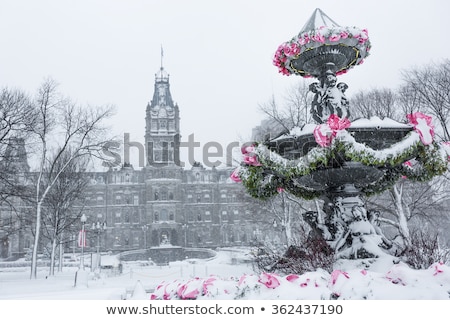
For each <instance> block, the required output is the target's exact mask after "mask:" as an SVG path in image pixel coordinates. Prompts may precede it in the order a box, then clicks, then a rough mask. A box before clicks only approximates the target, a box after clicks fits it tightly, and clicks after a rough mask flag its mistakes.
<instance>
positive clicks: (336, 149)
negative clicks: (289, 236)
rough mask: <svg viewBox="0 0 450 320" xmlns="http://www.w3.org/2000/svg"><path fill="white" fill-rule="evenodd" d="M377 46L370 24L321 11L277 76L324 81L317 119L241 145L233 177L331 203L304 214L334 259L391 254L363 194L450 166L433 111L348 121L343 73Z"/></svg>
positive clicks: (267, 192)
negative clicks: (350, 23) (353, 23)
mask: <svg viewBox="0 0 450 320" xmlns="http://www.w3.org/2000/svg"><path fill="white" fill-rule="evenodd" d="M370 48H371V44H370V40H369V37H368V33H367V30H365V29H359V28H356V27H341V26H339V25H338V24H337V23H336V22H334V21H333V20H332V19H330V18H329V17H328V16H327V15H326V14H325V13H323V12H322V11H321V10H320V9H316V10H315V12H314V13H313V15H312V17H311V18H310V19H309V21H308V22H307V23H306V25H305V26H304V27H303V29H302V30H301V31H300V33H299V34H298V35H297V36H295V37H294V38H293V39H291V40H290V41H288V42H285V43H283V44H281V45H280V46H279V48H278V50H277V51H276V53H275V57H274V65H275V66H277V67H278V69H279V71H280V73H282V74H284V75H299V76H302V77H305V78H315V79H317V80H318V81H317V82H313V83H311V85H310V91H311V92H312V93H313V94H314V98H313V101H312V105H311V115H312V118H313V119H314V120H315V122H316V123H314V124H305V125H304V126H303V127H302V128H293V129H292V130H291V132H289V133H288V134H284V135H282V136H280V137H277V138H276V139H273V140H270V141H268V142H264V143H258V142H252V143H246V144H244V145H243V146H242V154H243V161H242V163H241V165H240V166H239V167H238V168H236V170H235V171H234V173H233V174H232V179H234V180H235V181H238V182H242V183H243V185H244V186H245V187H246V189H247V191H248V193H249V194H251V195H252V196H254V197H256V198H260V199H267V198H270V197H272V196H274V195H276V194H277V193H279V192H289V193H291V194H293V195H295V196H297V197H301V198H305V199H314V198H320V199H322V200H324V201H323V203H324V205H323V208H322V210H319V211H309V212H306V213H305V214H304V219H305V221H306V222H308V223H309V225H310V226H311V228H312V230H313V231H314V232H315V233H316V235H318V236H320V237H322V238H323V239H325V240H326V241H327V243H328V244H329V245H330V246H331V247H332V248H333V249H334V251H335V253H336V258H344V259H365V258H377V257H380V256H383V255H389V249H390V247H391V243H390V242H389V241H388V240H387V239H386V238H385V237H384V235H383V234H382V232H381V231H380V228H379V227H378V225H377V218H378V213H377V212H368V211H367V209H366V207H365V204H364V201H363V196H370V195H372V194H374V193H379V192H382V191H384V190H387V189H388V188H390V187H391V186H393V184H395V183H396V182H397V181H398V180H399V179H402V178H408V179H412V180H421V181H423V180H426V179H429V178H431V177H433V176H435V175H439V174H442V173H443V172H444V171H445V170H447V157H448V154H447V153H446V152H442V148H441V147H440V145H438V144H437V143H436V142H434V140H433V127H432V125H431V118H430V117H428V116H426V115H423V114H421V113H415V114H412V115H409V116H408V120H409V123H399V122H396V121H393V120H391V119H387V118H385V119H379V118H371V119H357V120H354V121H352V122H351V121H350V119H351V107H350V105H349V101H348V99H347V98H346V96H345V91H346V90H347V88H348V86H347V84H345V83H343V82H338V81H337V78H338V76H339V75H341V74H343V73H346V72H348V70H350V69H351V68H353V67H354V66H357V65H359V64H361V63H362V62H363V61H364V59H365V58H366V57H368V55H369V51H370Z"/></svg>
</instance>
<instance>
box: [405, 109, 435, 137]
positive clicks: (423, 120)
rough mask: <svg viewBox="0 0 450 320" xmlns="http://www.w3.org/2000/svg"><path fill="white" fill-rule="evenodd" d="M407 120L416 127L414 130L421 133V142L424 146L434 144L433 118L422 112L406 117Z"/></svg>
mask: <svg viewBox="0 0 450 320" xmlns="http://www.w3.org/2000/svg"><path fill="white" fill-rule="evenodd" d="M406 118H407V119H408V120H409V122H410V123H411V124H412V125H414V130H416V132H418V133H419V136H420V140H421V141H422V143H423V144H424V145H429V144H431V143H432V142H433V138H434V127H433V124H432V123H431V122H432V120H433V118H432V117H430V116H428V115H426V114H423V113H421V112H414V113H412V114H408V115H406Z"/></svg>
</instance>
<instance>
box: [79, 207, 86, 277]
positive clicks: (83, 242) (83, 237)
mask: <svg viewBox="0 0 450 320" xmlns="http://www.w3.org/2000/svg"><path fill="white" fill-rule="evenodd" d="M86 220H87V217H86V215H85V214H84V213H83V215H82V216H81V218H80V221H81V237H80V246H81V269H83V270H84V246H85V245H86V232H85V224H86Z"/></svg>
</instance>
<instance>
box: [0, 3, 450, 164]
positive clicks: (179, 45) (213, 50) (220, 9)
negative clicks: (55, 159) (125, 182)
mask: <svg viewBox="0 0 450 320" xmlns="http://www.w3.org/2000/svg"><path fill="white" fill-rule="evenodd" d="M315 8H321V9H322V10H323V11H324V12H325V13H326V14H327V15H328V16H330V17H331V18H332V19H333V20H334V21H336V22H337V23H338V24H340V25H341V26H357V27H359V28H367V29H368V31H369V37H370V40H371V43H372V50H371V55H370V57H368V58H367V59H366V61H365V63H364V64H363V65H361V66H357V67H355V68H354V69H352V70H350V72H349V73H348V74H346V75H344V76H341V77H340V79H339V81H344V82H346V83H347V84H348V85H349V89H348V90H347V92H346V93H347V95H348V96H349V97H351V95H352V93H353V92H356V91H358V90H362V89H370V88H373V87H391V88H394V87H396V86H397V85H398V83H399V82H400V79H401V74H400V72H401V70H403V69H405V68H410V67H413V66H415V65H425V64H428V63H430V62H433V61H434V62H439V61H440V60H441V59H444V58H448V50H449V47H450V46H449V37H448V33H449V30H450V19H449V18H448V15H449V13H450V1H448V0H427V1H423V0H376V1H375V0H373V1H372V0H366V1H354V0H339V1H337V0H314V1H313V0H295V1H294V0H292V1H290V0H276V1H275V0H273V1H267V0H214V1H207V0H202V1H200V0H76V1H75V0H73V1H68V0H0V33H1V39H2V41H1V49H0V87H5V86H7V87H14V88H20V89H23V90H25V91H27V92H29V93H34V92H35V91H36V89H37V88H38V87H39V85H40V84H41V83H42V81H43V80H44V78H46V77H52V78H53V79H54V80H56V81H57V82H58V83H59V84H60V90H61V91H62V92H63V93H64V94H66V95H68V96H70V97H71V98H73V99H74V100H76V101H78V102H79V103H80V104H91V105H104V104H113V105H115V106H116V108H117V114H116V115H115V116H114V118H113V119H112V121H111V122H112V123H113V124H114V126H113V129H114V133H116V134H118V135H123V133H125V132H127V133H130V137H131V140H134V141H139V142H142V143H143V140H144V138H143V137H144V130H145V108H146V105H147V103H148V102H149V101H150V100H151V98H152V95H153V85H154V80H155V73H156V72H157V71H158V70H159V68H160V64H161V46H162V47H163V49H164V59H163V64H164V68H165V70H166V71H167V72H168V73H169V74H170V84H171V92H172V97H173V99H174V100H175V101H176V102H177V103H178V105H179V107H180V116H181V133H182V141H186V140H187V137H188V136H189V135H190V134H194V136H195V140H196V141H199V142H200V143H201V147H203V145H204V144H205V143H206V142H208V141H217V142H220V143H221V144H222V145H224V147H225V146H226V145H227V144H228V143H230V142H233V141H245V140H246V139H249V138H250V135H251V129H252V128H253V127H254V126H256V125H257V124H259V122H260V121H261V119H262V118H263V115H262V114H261V113H260V112H259V111H258V104H260V103H264V102H267V101H268V100H269V99H270V98H271V96H272V95H275V96H279V95H282V94H283V93H284V92H285V91H286V89H287V88H289V87H291V86H293V85H295V84H296V83H298V82H299V81H302V80H301V79H300V78H299V77H295V76H290V77H286V76H282V75H281V74H279V73H278V71H277V68H276V67H275V66H273V65H272V57H273V54H274V52H275V50H276V49H277V47H278V45H279V44H281V43H282V42H284V41H288V40H290V39H291V38H292V37H293V36H295V35H296V34H297V33H298V32H299V31H300V29H301V28H302V27H303V25H304V24H305V23H306V21H307V20H308V19H309V17H310V16H311V15H312V13H313V11H314V9H315ZM200 151H201V148H199V150H197V152H196V154H199V153H198V152H200ZM198 157H200V156H198ZM134 160H135V159H132V161H134ZM199 160H201V159H199Z"/></svg>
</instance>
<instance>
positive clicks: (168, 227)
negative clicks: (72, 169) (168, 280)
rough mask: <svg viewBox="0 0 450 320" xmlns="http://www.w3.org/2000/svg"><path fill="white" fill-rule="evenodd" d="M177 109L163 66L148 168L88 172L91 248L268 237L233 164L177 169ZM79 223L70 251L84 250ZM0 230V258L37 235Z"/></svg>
mask: <svg viewBox="0 0 450 320" xmlns="http://www.w3.org/2000/svg"><path fill="white" fill-rule="evenodd" d="M179 113H180V110H179V107H178V105H177V104H176V103H174V101H173V99H172V95H171V91H170V83H169V75H168V74H167V73H166V71H165V70H164V68H163V67H161V69H160V70H159V72H158V73H157V74H156V76H155V84H154V92H153V98H152V100H151V101H150V102H149V103H148V104H147V107H146V110H145V114H146V128H145V146H146V159H145V161H146V166H145V167H143V168H141V169H134V168H133V166H132V165H131V164H129V163H123V164H121V165H120V166H116V167H110V168H109V169H108V170H107V171H103V172H89V173H87V174H89V176H90V177H89V178H90V183H89V186H88V188H87V190H86V192H85V198H84V199H83V212H84V214H85V216H86V218H87V220H86V223H85V230H86V234H87V246H88V248H87V249H86V250H88V251H89V250H91V251H94V250H96V249H99V250H101V251H111V252H121V251H129V250H135V249H145V248H151V247H157V246H161V245H173V246H182V247H203V248H215V247H222V246H247V245H251V244H252V243H255V242H257V241H260V240H261V239H262V237H263V236H268V233H267V232H266V231H267V230H265V229H267V228H269V229H270V226H271V223H270V222H268V221H271V220H270V218H269V217H268V216H267V212H266V211H265V209H264V207H263V206H262V205H261V203H260V202H257V201H256V200H254V199H252V198H251V197H250V196H248V195H247V194H246V192H245V190H244V188H243V187H242V186H241V185H240V184H238V183H235V182H233V181H232V180H231V179H230V174H231V171H232V170H233V168H228V167H227V168H224V169H218V168H205V167H204V166H203V165H202V164H200V163H195V164H194V165H193V166H192V168H190V169H184V168H183V167H182V166H180V148H179V147H180V117H179ZM80 228H81V223H80V225H79V226H74V228H73V229H72V231H70V233H72V234H71V235H70V236H69V235H67V237H68V239H69V240H65V241H64V243H65V244H64V247H65V252H79V248H78V243H77V241H78V230H80ZM29 231H30V232H27V233H26V234H22V233H21V234H19V233H15V234H13V233H10V234H7V233H4V232H3V234H1V239H0V240H1V242H0V254H1V256H0V258H7V257H8V256H21V255H23V254H25V252H27V251H29V250H30V248H29V247H30V244H32V243H33V240H32V239H33V237H32V233H31V228H29Z"/></svg>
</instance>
